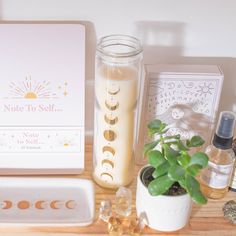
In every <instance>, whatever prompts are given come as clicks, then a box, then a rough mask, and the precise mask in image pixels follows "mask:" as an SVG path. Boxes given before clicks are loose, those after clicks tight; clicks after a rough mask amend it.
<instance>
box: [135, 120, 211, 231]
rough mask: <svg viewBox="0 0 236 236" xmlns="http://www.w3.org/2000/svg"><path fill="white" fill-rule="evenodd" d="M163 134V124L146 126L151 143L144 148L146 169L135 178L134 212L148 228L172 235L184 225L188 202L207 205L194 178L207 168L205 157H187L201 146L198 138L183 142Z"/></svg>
mask: <svg viewBox="0 0 236 236" xmlns="http://www.w3.org/2000/svg"><path fill="white" fill-rule="evenodd" d="M167 130H168V126H167V124H165V123H163V122H162V121H160V120H158V119H155V120H153V121H151V122H150V123H149V124H148V133H149V135H151V136H154V141H152V142H150V143H147V144H145V146H144V156H145V157H147V158H148V163H149V165H147V166H145V167H144V168H142V169H141V170H140V172H139V175H138V181H137V193H136V209H137V214H138V216H145V217H146V220H147V224H148V226H149V227H150V228H153V229H156V230H160V231H175V230H178V229H181V228H183V227H184V226H185V225H186V224H187V223H188V221H189V218H190V214H191V205H192V200H193V201H194V202H196V203H199V204H206V203H207V199H206V198H205V197H204V195H203V194H202V193H201V190H200V184H199V182H198V180H197V179H196V177H197V175H198V174H199V172H200V170H201V169H202V168H204V167H206V166H207V164H208V156H207V155H206V154H205V153H203V152H195V153H193V154H190V149H191V148H193V147H199V146H201V145H202V144H203V143H204V140H203V139H202V138H201V137H200V136H193V137H192V138H191V139H190V140H185V141H183V140H181V136H180V135H179V134H178V135H173V136H168V135H167V134H166V132H167Z"/></svg>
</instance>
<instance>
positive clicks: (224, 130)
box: [201, 111, 235, 199]
mask: <svg viewBox="0 0 236 236" xmlns="http://www.w3.org/2000/svg"><path fill="white" fill-rule="evenodd" d="M234 126H235V114H234V113H233V112H229V111H223V112H221V114H220V118H219V121H218V125H217V129H216V133H215V135H214V138H213V141H212V145H210V146H208V147H207V149H206V154H207V155H208V157H209V163H208V167H207V168H205V169H204V170H203V171H202V173H201V189H202V192H203V193H204V194H205V196H206V197H208V198H212V199H221V198H223V197H224V196H225V194H226V193H227V192H228V188H229V184H230V180H231V175H232V170H233V167H234V159H235V158H234V157H235V155H234V152H233V150H232V141H233V133H234Z"/></svg>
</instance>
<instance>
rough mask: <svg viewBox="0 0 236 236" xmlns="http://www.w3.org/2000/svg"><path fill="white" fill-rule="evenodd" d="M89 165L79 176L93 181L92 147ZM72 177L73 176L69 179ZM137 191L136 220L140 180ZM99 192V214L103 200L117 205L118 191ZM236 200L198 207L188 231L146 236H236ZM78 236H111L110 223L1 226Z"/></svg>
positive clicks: (35, 234) (37, 235) (14, 231)
mask: <svg viewBox="0 0 236 236" xmlns="http://www.w3.org/2000/svg"><path fill="white" fill-rule="evenodd" d="M85 158H86V166H85V171H84V173H83V174H81V175H79V176H78V178H88V179H91V172H92V145H90V144H87V145H86V154H85ZM140 168H141V167H140V166H136V173H137V172H138V170H139V169H140ZM68 178H70V177H68ZM129 187H130V189H131V190H132V192H133V206H132V210H133V213H132V216H131V217H132V218H134V217H135V194H136V179H134V180H133V182H132V184H131V185H130V186H129ZM95 192H96V214H97V212H98V208H99V204H100V201H101V200H103V199H111V200H112V202H113V203H114V197H115V192H116V191H115V190H109V189H103V188H101V187H99V186H97V185H95ZM232 199H234V200H236V193H234V192H229V193H228V194H227V196H226V197H225V198H224V199H222V200H217V201H216V200H209V202H208V204H207V205H204V206H199V205H194V206H193V210H192V215H191V220H190V223H189V225H188V226H186V227H185V228H184V229H182V230H180V231H176V232H172V233H163V232H157V231H154V230H151V229H149V228H146V229H145V232H144V234H143V235H172V236H174V235H181V236H190V235H192V236H198V235H204V236H213V235H214V236H218V235H220V236H226V235H227V236H231V235H232V236H235V235H236V226H234V225H232V224H231V223H229V222H228V221H226V220H225V219H224V217H223V212H222V207H223V205H224V203H225V202H226V201H228V200H232ZM60 234H62V236H75V235H99V236H102V235H107V228H106V224H105V223H103V222H101V221H99V220H97V215H96V219H95V221H94V223H93V224H92V225H90V226H87V227H41V226H40V227H37V226H34V227H33V226H32V227H24V226H14V227H13V226H12V225H11V226H7V225H2V226H0V235H1V236H2V235H5V236H13V235H14V236H15V235H16V236H17V235H19V236H20V235H26V236H29V235H30V236H46V235H48V236H54V235H60Z"/></svg>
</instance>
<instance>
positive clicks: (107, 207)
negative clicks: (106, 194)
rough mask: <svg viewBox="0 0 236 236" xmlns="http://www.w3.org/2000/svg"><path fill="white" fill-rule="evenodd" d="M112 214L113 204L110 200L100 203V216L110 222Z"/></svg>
mask: <svg viewBox="0 0 236 236" xmlns="http://www.w3.org/2000/svg"><path fill="white" fill-rule="evenodd" d="M111 215H112V204H111V201H110V200H104V201H101V203H100V208H99V218H100V219H101V220H103V221H105V222H108V220H109V218H110V217H111Z"/></svg>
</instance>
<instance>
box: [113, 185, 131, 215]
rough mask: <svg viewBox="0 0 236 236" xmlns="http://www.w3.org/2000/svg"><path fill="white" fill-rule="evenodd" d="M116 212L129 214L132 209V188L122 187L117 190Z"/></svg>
mask: <svg viewBox="0 0 236 236" xmlns="http://www.w3.org/2000/svg"><path fill="white" fill-rule="evenodd" d="M115 204H116V213H117V214H119V215H121V216H125V217H127V216H129V215H130V214H131V210H132V192H131V190H130V189H128V188H125V187H120V188H119V189H118V191H117V192H116V199H115Z"/></svg>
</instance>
